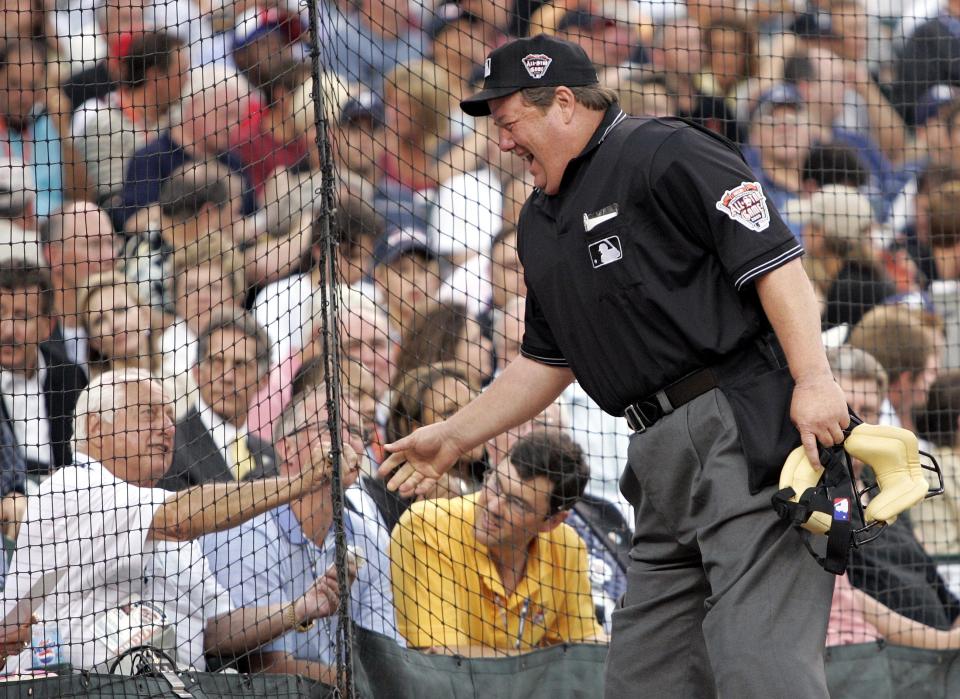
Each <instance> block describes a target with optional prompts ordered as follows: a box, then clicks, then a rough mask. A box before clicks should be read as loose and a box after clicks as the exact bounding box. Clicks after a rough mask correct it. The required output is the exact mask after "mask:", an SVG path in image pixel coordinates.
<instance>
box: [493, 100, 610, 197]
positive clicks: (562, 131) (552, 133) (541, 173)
mask: <svg viewBox="0 0 960 699" xmlns="http://www.w3.org/2000/svg"><path fill="white" fill-rule="evenodd" d="M539 91H540V90H538V92H539ZM489 105H490V116H491V117H492V118H493V122H494V124H495V125H496V127H497V131H498V135H499V143H500V150H502V151H503V152H505V153H511V152H512V153H513V154H514V155H516V156H518V157H520V158H522V159H523V160H524V161H525V162H526V163H527V170H528V172H529V173H530V174H531V175H532V176H533V183H534V185H535V186H536V187H539V188H540V189H542V190H543V191H544V192H546V193H547V194H556V193H557V191H558V190H559V189H560V180H561V178H562V177H563V172H564V170H565V169H566V167H567V163H568V162H570V160H571V159H572V158H573V157H574V156H576V155H577V153H576V152H568V151H569V148H565V147H564V146H565V144H569V143H571V142H574V143H576V142H578V141H580V140H582V139H583V138H584V136H583V134H578V133H576V132H577V131H579V130H580V129H581V128H582V127H581V126H580V123H579V122H578V121H577V120H575V119H574V113H575V111H576V110H578V109H584V107H583V106H582V105H580V104H577V102H576V100H575V99H574V96H573V92H571V91H570V89H569V88H567V87H557V88H555V89H554V92H553V100H552V102H550V103H549V104H547V105H543V104H537V105H534V104H530V103H529V102H528V101H527V100H526V98H525V94H524V92H523V91H520V92H515V93H513V94H512V95H510V96H508V97H500V98H497V99H492V100H490V101H489ZM590 132H591V133H592V128H591V129H590ZM589 136H590V133H587V134H586V137H589Z"/></svg>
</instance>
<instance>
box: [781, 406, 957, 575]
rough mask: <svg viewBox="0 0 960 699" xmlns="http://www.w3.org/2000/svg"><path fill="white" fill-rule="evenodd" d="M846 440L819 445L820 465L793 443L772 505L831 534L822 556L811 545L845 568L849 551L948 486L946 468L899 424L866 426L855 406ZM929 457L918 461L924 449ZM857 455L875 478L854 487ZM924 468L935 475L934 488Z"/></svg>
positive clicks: (833, 567) (835, 567)
mask: <svg viewBox="0 0 960 699" xmlns="http://www.w3.org/2000/svg"><path fill="white" fill-rule="evenodd" d="M844 437H845V439H844V441H843V444H841V445H838V446H835V447H820V463H821V465H822V466H823V469H822V470H815V469H814V468H813V467H812V466H811V465H810V460H809V459H807V456H806V452H805V451H804V449H803V447H797V448H796V449H794V450H793V451H792V452H791V453H790V456H788V457H787V461H786V463H785V464H784V465H783V470H782V471H781V472H780V490H778V491H777V493H776V494H775V495H774V496H773V507H774V509H775V510H776V511H777V514H779V515H780V516H781V517H782V518H783V519H785V520H787V521H788V522H790V523H791V524H793V525H795V526H797V527H801V528H802V529H805V530H806V531H807V532H809V533H811V534H824V535H826V537H827V549H826V555H824V556H821V555H819V554H818V553H817V552H816V551H814V549H813V547H812V546H811V543H810V538H809V536H805V537H804V543H805V544H806V546H807V549H808V550H809V551H810V553H811V554H812V555H813V557H814V558H816V559H817V562H818V563H819V564H820V565H821V566H823V567H824V569H826V570H828V571H829V572H831V573H834V574H836V575H842V574H843V573H844V572H846V569H847V561H848V559H849V551H850V549H851V548H854V547H859V546H862V545H864V544H866V543H867V542H870V541H873V540H874V539H876V538H877V537H878V536H880V534H881V532H883V530H884V529H885V528H886V527H887V526H888V525H890V524H893V522H894V521H896V519H897V516H898V515H899V514H900V513H901V512H904V511H905V510H907V509H909V508H910V507H913V506H914V505H916V504H917V503H918V502H920V501H921V500H923V499H925V498H929V497H933V496H935V495H941V494H942V493H943V473H942V472H941V471H940V464H938V463H937V460H936V459H935V458H933V456H932V455H930V454H928V453H926V452H922V451H920V448H919V442H918V440H917V436H916V435H915V434H914V433H913V432H911V431H910V430H906V429H903V428H902V427H888V426H885V425H868V424H866V423H865V422H863V421H862V420H860V418H858V417H857V416H856V415H853V414H852V413H851V416H850V426H849V427H848V428H847V429H846V430H844ZM921 455H922V456H924V457H925V458H926V459H928V460H929V461H930V463H929V464H924V463H921V460H920V456H921ZM850 457H854V458H857V459H859V460H860V461H862V462H863V463H865V464H867V465H869V466H870V468H871V469H872V470H873V473H874V475H875V476H876V480H877V482H876V484H875V485H871V486H868V487H865V488H863V489H862V490H860V489H858V488H857V481H856V478H855V477H854V474H853V464H852V462H851V459H850ZM924 471H929V472H931V473H934V474H936V476H937V481H938V483H937V485H936V486H934V487H930V485H929V484H928V483H927V480H926V478H925V477H924Z"/></svg>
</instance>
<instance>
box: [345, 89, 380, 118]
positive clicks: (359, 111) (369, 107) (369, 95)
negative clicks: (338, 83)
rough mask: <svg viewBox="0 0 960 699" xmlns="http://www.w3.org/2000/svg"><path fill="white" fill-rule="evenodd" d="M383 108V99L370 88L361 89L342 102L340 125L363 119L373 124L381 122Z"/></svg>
mask: <svg viewBox="0 0 960 699" xmlns="http://www.w3.org/2000/svg"><path fill="white" fill-rule="evenodd" d="M383 110H384V106H383V100H381V99H380V98H379V97H378V96H377V95H376V94H375V93H373V92H371V91H370V90H363V91H362V92H360V93H359V94H357V95H354V96H352V97H349V98H347V100H346V101H345V102H344V103H343V107H341V108H340V125H341V126H349V125H351V124H354V123H355V122H357V121H365V120H369V121H370V122H371V123H373V124H380V123H383Z"/></svg>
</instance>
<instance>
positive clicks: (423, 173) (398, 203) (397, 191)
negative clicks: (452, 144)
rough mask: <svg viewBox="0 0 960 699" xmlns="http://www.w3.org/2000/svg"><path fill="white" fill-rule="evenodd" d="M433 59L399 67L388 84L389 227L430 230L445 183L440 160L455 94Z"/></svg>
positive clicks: (381, 185)
mask: <svg viewBox="0 0 960 699" xmlns="http://www.w3.org/2000/svg"><path fill="white" fill-rule="evenodd" d="M442 76H443V74H442V72H441V71H440V70H439V69H438V68H437V66H436V65H435V64H433V63H430V62H429V61H418V62H414V63H411V64H409V65H400V66H397V67H396V68H394V69H393V70H392V71H391V72H390V73H389V74H388V75H387V77H386V79H385V81H384V105H385V109H384V130H383V136H384V141H385V148H384V153H383V156H382V157H381V160H380V179H379V181H378V182H377V189H378V190H379V196H378V197H377V201H376V206H377V210H378V212H379V213H380V214H381V215H382V216H383V217H384V219H385V221H386V223H387V228H388V229H389V228H394V227H396V228H408V227H410V226H418V227H426V225H427V214H428V209H429V203H430V201H431V199H432V197H433V196H434V194H435V190H436V187H437V185H438V184H439V182H440V167H439V165H438V162H437V157H438V155H439V152H440V149H441V148H442V147H443V145H444V142H445V139H446V137H447V129H448V124H449V91H448V88H447V84H446V82H445V79H444V78H443V77H442Z"/></svg>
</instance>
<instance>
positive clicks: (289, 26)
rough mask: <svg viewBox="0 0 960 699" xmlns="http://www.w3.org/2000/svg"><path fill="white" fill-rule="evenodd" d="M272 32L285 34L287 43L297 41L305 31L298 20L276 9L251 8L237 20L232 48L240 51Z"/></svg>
mask: <svg viewBox="0 0 960 699" xmlns="http://www.w3.org/2000/svg"><path fill="white" fill-rule="evenodd" d="M274 30H282V31H284V32H285V33H286V38H287V42H288V43H291V44H292V43H293V42H295V41H299V40H300V38H301V37H302V36H304V34H305V31H304V28H303V24H302V23H301V22H300V18H299V17H298V16H297V15H294V14H290V13H288V12H285V11H283V10H279V9H277V8H276V7H271V8H265V7H253V8H251V9H249V10H247V11H246V12H244V13H243V14H241V15H240V17H239V18H237V25H236V27H235V28H234V30H233V48H234V50H236V49H242V48H244V47H245V46H249V45H250V44H252V43H253V42H254V41H256V40H257V39H260V38H261V37H264V36H266V35H267V34H269V33H270V32H272V31H274Z"/></svg>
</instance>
